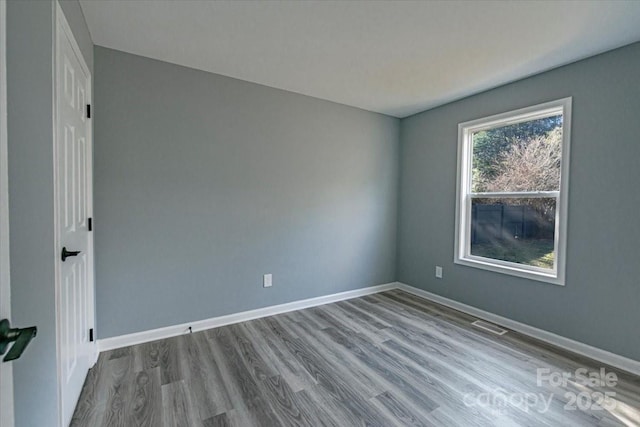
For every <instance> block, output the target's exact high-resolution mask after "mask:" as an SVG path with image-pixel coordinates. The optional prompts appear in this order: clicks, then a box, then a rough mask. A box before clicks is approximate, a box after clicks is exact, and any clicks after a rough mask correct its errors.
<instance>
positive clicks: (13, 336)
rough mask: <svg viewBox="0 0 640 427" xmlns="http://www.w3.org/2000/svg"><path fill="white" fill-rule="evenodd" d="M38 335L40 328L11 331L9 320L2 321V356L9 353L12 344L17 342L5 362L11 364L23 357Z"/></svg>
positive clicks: (0, 332)
mask: <svg viewBox="0 0 640 427" xmlns="http://www.w3.org/2000/svg"><path fill="white" fill-rule="evenodd" d="M37 333H38V328H36V327H35V326H31V327H30V328H22V329H19V328H14V329H11V324H10V323H9V320H7V319H2V320H0V355H2V354H4V352H5V351H7V347H8V346H9V344H10V343H12V342H14V341H15V344H14V345H13V347H11V350H9V353H7V355H6V356H5V357H4V359H2V361H3V362H9V361H11V360H15V359H17V358H19V357H20V356H22V352H23V351H24V349H25V348H26V347H27V345H28V344H29V343H30V342H31V340H32V339H33V337H35V336H36V334H37Z"/></svg>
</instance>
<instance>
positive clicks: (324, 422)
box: [71, 290, 640, 427]
mask: <svg viewBox="0 0 640 427" xmlns="http://www.w3.org/2000/svg"><path fill="white" fill-rule="evenodd" d="M474 320H476V319H475V318H473V317H471V316H468V315H466V314H463V313H460V312H457V311H454V310H451V309H449V308H446V307H443V306H440V305H437V304H434V303H431V302H429V301H426V300H423V299H420V298H418V297H416V296H413V295H410V294H407V293H405V292H402V291H399V290H393V291H389V292H384V293H380V294H376V295H371V296H366V297H362V298H357V299H352V300H348V301H342V302H338V303H334V304H328V305H324V306H320V307H315V308H309V309H305V310H300V311H296V312H291V313H287V314H281V315H277V316H272V317H267V318H263V319H258V320H252V321H249V322H244V323H239V324H235V325H230V326H225V327H221V328H216V329H211V330H207V331H203V332H198V333H193V334H188V335H182V336H179V337H175V338H170V339H165V340H161V341H156V342H151V343H147V344H141V345H137V346H132V347H128V348H123V349H118V350H113V351H110V352H105V353H102V354H101V355H100V358H99V360H98V363H97V364H96V366H95V367H94V368H93V369H92V370H91V371H90V372H89V375H88V377H87V380H86V382H85V385H84V389H83V391H82V395H81V396H80V400H79V402H78V405H77V407H76V410H75V414H74V417H73V420H72V423H71V425H72V426H91V427H99V426H149V427H173V426H189V427H195V426H197V427H212V426H241V427H250V426H336V427H338V426H340V427H342V426H360V425H367V426H384V427H386V426H447V427H452V426H601V427H604V426H624V425H626V426H640V378H639V377H636V376H633V375H630V374H628V373H624V372H621V371H616V370H615V369H613V368H611V367H608V366H602V365H601V364H600V363H598V362H595V361H592V360H589V359H585V358H582V357H580V356H577V355H574V354H572V353H569V352H566V351H563V350H560V349H557V348H555V347H553V346H550V345H548V344H545V343H542V342H539V341H536V340H533V339H531V338H528V337H525V336H523V335H520V334H518V333H516V332H513V331H510V332H509V333H507V334H506V335H503V336H497V335H493V334H491V333H490V332H486V331H484V330H482V329H478V328H476V327H474V326H471V324H470V323H471V322H473V321H474ZM538 368H543V369H544V368H546V369H548V372H547V373H548V374H549V375H551V376H552V377H553V378H555V379H558V378H561V376H562V374H563V373H568V374H570V375H571V378H569V379H568V380H567V381H566V383H564V384H559V383H554V382H553V381H549V380H547V379H546V377H545V380H544V381H542V382H541V383H540V384H538V374H537V369H538ZM579 368H588V369H589V371H590V372H599V370H600V368H604V369H605V370H606V372H614V373H615V374H616V375H617V380H618V381H617V383H616V384H615V385H614V386H611V385H609V386H606V385H604V386H601V385H594V384H583V383H582V382H580V381H578V379H579V378H578V377H577V376H576V375H575V373H576V370H577V369H579ZM554 375H555V376H554ZM558 375H559V376H560V377H558ZM565 375H566V374H565ZM605 392H609V393H615V394H614V395H611V396H608V397H607V398H606V399H602V398H601V397H602V396H604V393H605ZM599 393H602V394H599ZM574 396H575V397H577V399H574ZM543 399H544V400H543ZM595 401H598V402H600V403H601V405H600V406H592V405H591V404H592V403H594V402H595ZM567 405H568V406H567ZM571 408H575V409H574V410H571ZM581 408H582V409H581Z"/></svg>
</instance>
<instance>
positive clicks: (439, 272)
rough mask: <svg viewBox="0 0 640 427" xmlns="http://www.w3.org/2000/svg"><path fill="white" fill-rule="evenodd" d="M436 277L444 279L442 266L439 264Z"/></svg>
mask: <svg viewBox="0 0 640 427" xmlns="http://www.w3.org/2000/svg"><path fill="white" fill-rule="evenodd" d="M436 277H437V278H438V279H442V267H440V266H439V265H436Z"/></svg>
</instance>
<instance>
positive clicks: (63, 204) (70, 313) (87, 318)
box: [54, 6, 96, 426]
mask: <svg viewBox="0 0 640 427" xmlns="http://www.w3.org/2000/svg"><path fill="white" fill-rule="evenodd" d="M56 15H57V19H56V21H57V31H56V79H55V80H56V82H55V84H56V88H55V89H56V92H55V93H56V138H55V177H54V179H55V182H56V196H55V204H56V227H57V230H56V242H57V249H58V256H57V265H56V267H57V268H56V270H57V278H56V279H57V280H56V298H57V301H56V304H57V345H58V376H59V378H58V381H59V386H60V396H59V398H60V418H61V420H60V421H61V423H62V425H63V426H67V425H69V421H70V420H71V416H72V415H73V411H74V409H75V406H76V403H77V401H78V397H79V395H80V391H81V389H82V385H83V383H84V380H85V377H86V375H87V372H88V370H89V368H91V366H92V365H93V363H94V362H95V356H96V346H95V343H94V342H91V341H90V333H89V329H91V328H93V319H94V317H93V316H94V302H93V239H92V233H91V231H90V229H89V227H90V220H89V218H90V217H91V211H92V191H91V189H92V162H91V158H92V157H91V156H92V154H91V151H92V150H91V146H92V144H91V142H92V138H91V123H90V122H91V120H90V119H89V117H88V114H87V105H88V104H89V102H90V95H91V75H90V74H89V70H88V67H87V65H86V63H85V61H84V59H83V58H82V54H81V53H80V49H79V48H78V46H77V44H76V42H75V39H74V38H73V34H72V33H71V30H70V28H69V25H68V24H67V22H66V19H65V17H64V14H63V13H62V11H61V9H60V7H59V6H57V13H56ZM65 251H66V252H65ZM63 252H64V253H66V254H67V255H66V257H65V255H64V254H63ZM63 258H64V261H63Z"/></svg>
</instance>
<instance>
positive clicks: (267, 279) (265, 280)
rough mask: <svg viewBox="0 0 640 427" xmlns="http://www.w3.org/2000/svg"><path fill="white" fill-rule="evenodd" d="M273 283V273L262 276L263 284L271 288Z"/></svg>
mask: <svg viewBox="0 0 640 427" xmlns="http://www.w3.org/2000/svg"><path fill="white" fill-rule="evenodd" d="M272 285H273V274H271V273H269V274H265V275H264V276H262V286H263V287H265V288H270V287H271V286H272Z"/></svg>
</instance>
